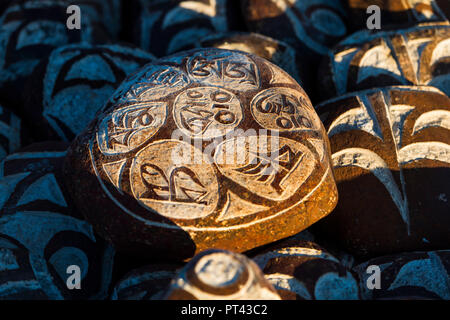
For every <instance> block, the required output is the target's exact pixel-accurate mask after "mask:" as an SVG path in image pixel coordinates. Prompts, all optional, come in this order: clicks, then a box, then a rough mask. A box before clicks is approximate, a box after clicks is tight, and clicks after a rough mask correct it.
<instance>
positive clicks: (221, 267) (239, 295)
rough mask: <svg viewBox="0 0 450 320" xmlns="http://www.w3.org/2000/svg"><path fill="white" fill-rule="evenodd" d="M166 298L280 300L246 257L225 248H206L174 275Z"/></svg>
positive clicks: (164, 296) (165, 295) (259, 271)
mask: <svg viewBox="0 0 450 320" xmlns="http://www.w3.org/2000/svg"><path fill="white" fill-rule="evenodd" d="M163 298H164V299H168V300H180V299H181V300H184V299H189V300H191V299H193V300H279V299H280V297H279V296H278V294H277V293H276V291H275V289H274V288H273V287H272V286H271V285H270V284H269V283H268V282H267V281H266V280H265V279H264V276H263V274H262V272H261V270H259V268H258V267H257V266H256V264H255V263H254V262H253V261H251V260H250V259H248V258H247V257H245V256H243V255H241V254H237V253H233V252H230V251H226V250H206V251H204V252H202V253H200V254H198V255H197V256H195V257H194V258H193V259H192V260H191V261H190V262H189V263H188V264H187V265H186V266H185V267H184V268H183V269H181V270H180V272H179V273H178V275H177V276H176V277H174V279H173V280H172V282H171V284H170V286H169V287H168V288H167V290H166V293H165V294H164V295H163Z"/></svg>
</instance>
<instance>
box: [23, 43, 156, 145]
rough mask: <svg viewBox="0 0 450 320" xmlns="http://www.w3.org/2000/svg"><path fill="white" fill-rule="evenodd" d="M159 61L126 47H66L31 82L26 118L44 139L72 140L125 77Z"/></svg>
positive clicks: (36, 71)
mask: <svg viewBox="0 0 450 320" xmlns="http://www.w3.org/2000/svg"><path fill="white" fill-rule="evenodd" d="M153 59H154V57H153V56H152V55H151V54H149V53H146V52H144V51H142V50H139V49H137V48H134V47H132V46H126V45H90V44H87V43H83V44H71V45H67V46H61V47H59V48H57V49H55V50H53V51H52V53H51V54H50V56H49V57H48V58H46V59H43V60H42V62H41V63H40V64H39V65H38V66H37V67H36V69H35V70H34V72H33V74H32V76H31V79H30V80H29V82H28V83H27V89H26V92H27V97H26V99H25V101H26V103H25V104H24V109H25V110H23V114H24V117H26V119H27V120H28V122H29V123H30V126H32V127H33V129H34V130H35V133H36V134H37V135H38V136H39V139H40V140H62V141H69V142H70V141H72V140H73V138H74V137H75V136H76V135H77V134H78V133H80V132H81V131H83V129H84V128H85V127H86V126H87V125H88V124H89V122H90V121H91V120H92V119H93V118H94V117H95V114H96V113H97V111H98V110H99V109H100V108H101V107H103V105H104V104H105V103H106V102H107V101H108V99H109V97H110V96H111V95H112V94H113V93H114V91H115V89H117V87H118V86H119V85H120V83H121V82H122V81H123V80H124V79H125V77H126V76H127V75H129V74H131V73H132V72H134V71H135V70H136V69H139V68H140V67H142V66H143V65H145V64H147V63H148V62H150V61H152V60H153Z"/></svg>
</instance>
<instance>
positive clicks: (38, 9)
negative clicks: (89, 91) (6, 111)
mask: <svg viewBox="0 0 450 320" xmlns="http://www.w3.org/2000/svg"><path fill="white" fill-rule="evenodd" d="M67 7H68V5H67V3H65V2H61V1H49V0H42V1H20V2H18V3H15V4H14V5H11V6H10V7H8V9H7V10H6V11H5V12H4V13H3V15H2V16H1V18H0V99H1V101H2V102H3V103H4V104H5V105H6V106H8V107H11V108H12V109H13V111H15V108H18V106H20V105H21V103H22V102H23V100H22V97H23V96H24V92H23V83H24V80H25V79H26V78H27V77H28V76H29V75H30V74H31V73H32V71H33V70H34V68H35V67H36V65H37V64H38V63H39V61H40V60H41V59H42V58H44V57H45V56H47V55H48V54H50V52H51V51H52V50H53V49H54V48H56V47H59V46H62V45H65V44H69V43H78V42H81V41H82V42H88V43H96V42H105V41H107V40H108V39H107V35H106V34H105V32H103V31H102V30H100V29H99V28H98V27H96V25H95V23H94V22H92V19H91V18H90V17H89V15H83V16H82V19H81V29H80V30H76V29H74V30H69V29H68V28H67V26H66V22H67V19H68V17H69V15H68V14H67V13H66V10H67Z"/></svg>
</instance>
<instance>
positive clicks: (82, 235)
mask: <svg viewBox="0 0 450 320" xmlns="http://www.w3.org/2000/svg"><path fill="white" fill-rule="evenodd" d="M66 147H67V146H66V145H65V144H57V143H42V144H37V145H31V146H29V147H27V148H24V149H22V150H20V152H18V153H14V154H11V155H9V156H8V157H6V158H5V160H4V161H3V162H2V164H1V168H0V173H1V178H0V251H1V250H2V249H1V248H3V249H6V250H7V251H8V250H12V251H13V252H9V253H8V252H6V253H4V252H3V258H1V256H2V253H1V252H0V270H2V271H4V268H1V267H2V263H6V262H8V261H9V262H10V265H9V266H7V267H6V269H7V272H6V274H5V273H3V274H2V273H1V272H0V299H9V298H11V299H15V298H18V294H19V293H20V294H21V293H22V292H28V293H26V295H25V296H23V297H22V298H23V299H25V298H27V297H29V298H36V299H38V298H44V297H46V298H48V299H52V300H54V299H88V298H92V299H102V298H106V296H107V294H108V288H109V285H110V281H111V274H112V260H113V256H114V250H113V248H112V247H111V246H110V245H108V244H106V243H105V242H104V241H102V240H101V239H100V238H98V237H97V236H96V235H95V234H94V231H93V229H92V226H91V225H90V224H89V223H87V222H86V221H83V220H82V219H81V218H80V215H79V214H78V213H77V212H76V211H75V210H74V209H73V207H72V206H71V202H70V196H69V195H68V194H67V192H66V190H65V188H64V187H63V185H62V183H61V167H62V162H63V160H64V156H65V149H66ZM2 239H7V240H8V239H9V240H8V241H7V243H5V242H4V241H3V240H2ZM8 243H9V244H8ZM11 243H12V244H11ZM16 249H17V250H16ZM5 255H6V256H5ZM8 257H9V258H8ZM7 258H8V259H9V260H8V259H7ZM2 259H4V260H3V261H2ZM5 260H6V262H5ZM14 261H16V263H14ZM14 265H17V269H15V268H14ZM73 265H75V266H78V267H79V268H80V270H79V271H80V276H81V289H79V290H70V289H69V288H68V286H67V283H73V282H72V281H71V280H70V279H69V277H70V276H71V275H72V274H73V273H68V272H67V270H68V268H69V267H70V266H73ZM71 272H73V271H71ZM14 274H15V276H14V277H13V275H14ZM8 279H9V282H8ZM68 280H69V281H68ZM27 281H29V282H27ZM27 283H28V284H29V287H27ZM24 286H25V287H24Z"/></svg>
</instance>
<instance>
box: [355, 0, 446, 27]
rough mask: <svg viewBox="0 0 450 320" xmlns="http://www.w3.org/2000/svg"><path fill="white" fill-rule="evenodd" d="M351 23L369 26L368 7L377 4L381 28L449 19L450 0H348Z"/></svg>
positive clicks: (356, 25)
mask: <svg viewBox="0 0 450 320" xmlns="http://www.w3.org/2000/svg"><path fill="white" fill-rule="evenodd" d="M347 3H348V7H349V10H350V23H351V24H352V26H353V28H354V29H355V30H356V29H365V28H367V19H368V18H369V16H370V15H373V12H371V14H368V13H367V8H368V7H369V6H371V5H377V6H378V7H379V8H380V9H381V11H380V23H381V28H382V29H384V28H385V26H391V25H392V26H393V25H397V26H405V25H412V24H417V23H421V22H431V21H448V20H449V18H450V2H449V1H448V0H400V1H399V0H375V1H374V0H347Z"/></svg>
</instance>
